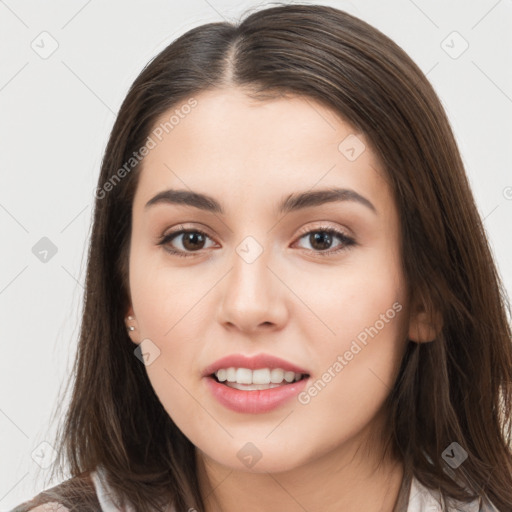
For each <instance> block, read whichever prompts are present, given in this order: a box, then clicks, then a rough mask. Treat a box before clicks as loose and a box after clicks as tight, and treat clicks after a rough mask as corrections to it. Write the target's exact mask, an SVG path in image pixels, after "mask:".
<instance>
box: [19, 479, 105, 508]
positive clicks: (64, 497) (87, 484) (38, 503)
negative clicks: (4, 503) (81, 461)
mask: <svg viewBox="0 0 512 512" xmlns="http://www.w3.org/2000/svg"><path fill="white" fill-rule="evenodd" d="M70 509H73V510H76V511H80V512H97V511H98V510H101V507H100V505H99V501H98V497H97V495H96V489H95V486H94V483H93V480H92V478H91V475H90V473H89V472H87V473H84V474H81V475H77V476H74V477H72V478H69V479H68V480H65V481H64V482H61V483H60V484H58V485H56V486H54V487H51V488H49V489H46V490H44V491H42V492H40V493H39V494H37V495H36V496H34V497H33V498H32V499H31V500H29V501H25V502H23V503H21V504H20V505H18V506H17V507H15V508H14V509H12V511H11V512H70Z"/></svg>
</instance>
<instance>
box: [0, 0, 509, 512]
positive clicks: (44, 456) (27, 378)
mask: <svg viewBox="0 0 512 512" xmlns="http://www.w3.org/2000/svg"><path fill="white" fill-rule="evenodd" d="M289 3H292V2H289ZM302 3H315V2H302ZM316 3H323V4H327V5H332V6H334V7H339V8H341V9H345V10H347V11H348V12H350V13H352V14H355V15H356V16H358V17H360V18H362V19H364V20H366V21H367V22H369V23H370V24H372V25H374V26H375V27H377V28H379V29H380V30H382V31H383V32H384V33H385V34H387V35H388V36H390V37H391V38H392V39H393V40H395V41H396V42H397V43H398V44H400V45H401V46H402V47H403V48H404V49H405V51H406V52H408V53H409V55H410V56H411V57H412V58H413V59H414V60H415V61H416V62H417V63H418V65H419V66H420V67H421V68H422V69H423V70H424V72H426V73H428V78H429V79H430V81H431V82H432V84H433V85H434V87H435V89H436V91H437V92H438V94H439V96H440V97H441V100H442V102H443V104H444V106H445V108H446V110H447V113H448V116H449V118H450V120H451V123H452V126H453V129H454V131H455V134H456V137H457V140H458V142H459V145H460V150H461V152H462V156H463V159H464V162H465V164H466V168H467V173H468V175H469V178H470V180H471V183H472V186H473V190H474V193H475V196H476V199H477V202H478V206H479V210H480V212H481V214H482V217H484V218H485V227H486V229H487V231H488V234H489V237H490V240H491V243H492V246H493V250H494V252H495V256H496V259H497V262H498V265H499V268H500V271H501V274H502V276H503V279H504V282H505V286H506V288H507V290H508V293H509V294H510V293H511V290H512V264H511V260H510V255H511V253H512V251H511V241H510V221H511V219H512V215H511V214H512V173H511V171H510V169H511V164H512V152H511V151H510V145H511V143H512V137H511V132H512V65H511V64H512V55H511V53H512V30H511V29H512V0H500V1H496V0H480V1H472V2H469V1H463V0H460V1H450V2H447V1H445V0H442V1H441V0H438V1H425V0H414V1H413V0H393V1H386V2H382V1H379V0H360V1H358V0H355V1H354V2H345V1H330V2H316ZM263 4H265V2H254V1H242V2H235V1H228V0H208V1H207V0H188V1H187V2H177V1H176V2H174V1H157V0H152V1H146V2H142V1H132V2H126V1H124V2H123V1H121V0H115V1H110V2H100V1H99V0H89V1H86V0H85V1H84V0H73V1H63V0H61V1H46V2H37V1H34V0H32V1H25V2H21V1H15V0H5V1H3V0H0V38H1V45H0V58H1V65H0V109H1V110H0V112H1V116H0V145H1V146H0V147H1V157H0V173H1V181H0V226H1V247H2V250H1V252H0V255H1V258H2V259H1V265H0V333H1V343H2V345H1V346H2V358H1V359H0V376H1V377H0V378H1V386H0V433H1V435H0V510H9V509H10V508H12V507H14V506H15V505H16V504H18V503H19V502H21V501H22V500H24V499H27V498H29V497H31V496H33V495H34V494H35V493H36V492H39V491H40V490H41V489H42V488H43V486H44V485H45V481H44V477H45V474H46V470H44V469H41V467H40V466H39V465H38V464H37V463H36V460H39V461H43V462H41V464H42V465H43V466H44V465H45V461H48V460H49V459H50V458H51V448H49V447H48V446H46V445H44V444H43V445H41V443H44V442H45V441H46V440H51V439H52V436H51V435H50V434H53V432H54V427H50V426H49V419H50V414H51V412H52V411H53V410H54V407H55V406H56V399H57V393H58V391H59V388H60V386H61V385H62V383H63V382H64V377H65V376H67V375H68V373H69V371H70V368H71V364H72V359H73V356H74V353H75V347H76V341H77V334H78V325H79V318H80V317H79V313H80V310H81V306H82V304H81V300H82V291H83V282H84V274H85V262H86V247H87V246H86V244H87V241H88V237H89V228H90V223H91V214H92V205H93V199H94V197H93V194H94V189H95V186H96V181H97V178H98V174H99V167H100V163H101V158H102V154H103V150H104V148H105V145H106V142H107V137H108V134H109V132H110V129H111V127H112V124H113V122H114V118H115V114H116V112H117V110H118V108H119V106H120V104H121V102H122V100H123V98H124V96H125V94H126V92H127V90H128V87H129V86H130V84H131V83H132V81H133V80H134V79H135V78H136V76H137V74H138V73H139V72H140V70H141V69H142V68H143V66H144V65H145V64H146V63H147V62H148V60H149V59H150V58H152V57H153V56H154V55H155V54H156V53H157V52H159V51H160V50H161V49H163V48H164V47H165V46H166V45H167V44H169V43H170V42H171V41H172V40H173V39H175V38H176V37H177V36H178V35H181V34H182V33H184V32H185V31H187V30H188V29H190V28H192V27H195V26H197V25H199V24H203V23H207V22H213V21H221V20H222V19H227V20H228V21H234V20H236V19H237V18H238V17H239V16H240V14H241V13H242V12H243V11H244V10H245V9H246V8H248V7H253V6H258V5H263ZM44 31H46V32H48V33H49V34H50V35H51V36H48V35H40V34H41V33H42V32H44ZM453 31H456V32H458V33H459V34H460V36H461V37H462V38H463V39H461V38H460V37H459V36H458V35H456V34H455V35H453V34H452V33H453ZM448 36H449V37H448ZM447 37H448V38H447ZM52 40H55V41H56V43H53V42H52ZM464 40H465V41H467V43H468V44H469V47H468V49H467V50H466V51H465V52H464V53H462V54H461V55H460V56H458V58H453V57H454V56H456V54H458V53H459V51H460V50H461V49H463V45H464V44H465V43H464ZM443 41H444V42H443ZM52 44H58V48H57V49H56V51H55V52H54V53H53V54H52V55H50V56H49V57H47V58H42V57H41V56H40V55H41V54H42V53H43V52H45V51H46V52H48V51H49V50H51V48H52V47H51V45H52ZM35 50H37V51H35ZM450 53H451V55H450ZM43 56H46V55H43ZM42 237H48V238H49V239H50V240H51V241H52V242H53V244H55V246H56V247H57V253H56V254H55V255H54V256H53V257H51V258H50V257H48V261H47V262H46V263H45V262H42V261H40V259H38V258H37V257H36V255H35V254H34V253H33V252H32V248H33V246H34V245H35V244H36V243H37V242H38V241H39V240H40V239H41V238H42ZM65 405H66V402H64V406H65ZM34 450H35V452H34ZM33 452H34V455H33ZM38 455H39V459H38ZM46 483H47V482H46ZM54 483H58V482H54Z"/></svg>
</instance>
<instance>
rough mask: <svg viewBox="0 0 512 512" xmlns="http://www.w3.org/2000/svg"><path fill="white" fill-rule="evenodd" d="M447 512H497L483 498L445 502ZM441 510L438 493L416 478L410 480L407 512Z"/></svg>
mask: <svg viewBox="0 0 512 512" xmlns="http://www.w3.org/2000/svg"><path fill="white" fill-rule="evenodd" d="M447 506H448V509H447V510H448V512H481V511H483V510H485V511H486V512H499V511H498V509H497V508H496V507H494V506H493V505H492V503H489V502H488V501H487V500H484V499H483V498H477V499H475V500H473V501H471V502H462V501H457V500H454V499H449V500H447ZM430 510H434V511H437V510H439V511H440V510H442V506H441V497H440V493H439V491H436V490H434V489H429V488H428V487H425V486H424V485H423V484H422V483H421V482H420V481H419V480H418V479H416V477H413V478H412V482H411V489H410V494H409V504H408V507H407V512H426V511H430Z"/></svg>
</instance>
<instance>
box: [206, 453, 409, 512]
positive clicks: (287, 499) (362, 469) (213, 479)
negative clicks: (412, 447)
mask: <svg viewBox="0 0 512 512" xmlns="http://www.w3.org/2000/svg"><path fill="white" fill-rule="evenodd" d="M372 453H373V454H375V453H382V452H379V451H378V450H365V449H361V445H359V447H357V446H353V447H352V448H350V447H347V446H346V445H343V446H339V447H338V448H336V449H334V450H331V451H330V452H329V453H328V454H325V455H323V456H321V457H318V458H316V459H313V460H309V461H308V462H307V463H305V464H303V465H301V466H300V467H297V468H293V469H290V470H287V471H281V472H277V473H271V472H266V471H265V472H263V473H253V472H247V471H240V470H236V469H232V468H229V467H226V466H222V465H219V464H218V463H217V462H216V461H214V460H212V459H210V458H208V457H207V456H206V455H205V454H204V453H203V452H200V450H197V449H196V461H197V469H198V477H199V484H200V488H201V494H202V496H203V499H204V502H205V512H235V511H236V512H239V511H240V508H241V504H243V507H242V508H243V510H244V512H259V511H261V510H265V511H266V512H282V511H283V510H286V511H287V512H304V510H311V511H313V510H322V512H338V511H340V510H343V512H360V511H361V510H364V511H365V512H393V510H394V509H395V505H396V503H397V499H398V494H399V490H400V486H401V484H402V479H403V476H404V470H403V464H402V463H401V462H400V461H397V460H394V459H392V458H391V456H388V457H381V460H380V463H379V461H377V460H376V459H375V458H374V457H373V458H372V456H371V454H372Z"/></svg>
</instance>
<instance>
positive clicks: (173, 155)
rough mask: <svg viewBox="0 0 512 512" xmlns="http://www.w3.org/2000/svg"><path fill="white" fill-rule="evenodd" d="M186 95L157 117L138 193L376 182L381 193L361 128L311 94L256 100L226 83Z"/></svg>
mask: <svg viewBox="0 0 512 512" xmlns="http://www.w3.org/2000/svg"><path fill="white" fill-rule="evenodd" d="M190 100H191V98H187V99H186V100H184V101H183V102H182V103H181V104H178V105H176V106H174V107H172V108H171V109H169V110H168V111H167V112H166V113H164V114H163V115H162V116H160V118H159V119H158V120H157V121H156V123H155V125H154V129H153V132H152V135H151V136H152V138H153V140H154V143H155V145H154V147H153V149H151V150H150V152H149V154H147V156H145V158H144V160H143V165H142V173H141V177H140V180H139V185H138V191H137V196H139V197H142V198H145V199H146V200H147V199H149V196H151V197H152V196H153V195H154V194H156V193H157V192H159V191H161V190H163V189H164V188H180V189H184V188H185V189H186V188H190V189H193V190H194V191H201V192H205V193H210V195H216V196H217V197H219V198H221V199H222V200H223V201H224V200H225V201H228V200H229V198H235V197H236V198H238V200H241V199H242V198H245V199H249V196H250V197H254V196H257V195H259V196H264V197H265V198H270V197H271V196H272V195H275V197H276V198H278V197H279V198H281V197H282V195H283V192H286V191H289V192H290V193H291V192H293V191H296V190H304V189H311V188H313V187H315V186H317V187H319V188H324V187H329V186H344V187H350V188H353V189H359V190H364V191H365V194H370V195H379V190H380V196H381V198H383V199H385V198H384V196H383V192H384V191H383V187H385V186H386V184H385V182H384V180H383V179H382V171H381V169H380V165H379V162H378V160H377V158H376V157H375V155H374V153H373V152H372V150H371V148H370V147H369V143H368V141H367V140H366V138H365V137H364V135H362V134H360V133H357V132H356V130H354V128H353V127H352V126H351V125H350V124H348V123H347V122H345V121H344V120H343V119H342V118H341V117H340V116H339V115H337V114H336V113H335V112H334V111H333V110H331V109H329V108H327V107H325V106H323V105H321V104H319V103H318V102H316V101H314V100H313V99H311V98H306V97H302V96H301V97H299V96H286V97H279V98H276V99H271V100H264V101H261V100H255V99H253V98H250V97H249V96H247V95H246V94H245V93H244V92H243V91H242V90H240V89H237V88H233V89H221V90H219V89H217V90H210V91H205V92H202V93H200V94H198V95H195V96H194V97H193V102H191V101H190ZM186 105H194V106H193V108H190V107H187V108H185V106H186ZM155 133H156V134H157V135H156V136H155V135H154V134H155ZM384 195H385V194H384ZM141 200H142V199H141ZM246 204H247V203H246Z"/></svg>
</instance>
